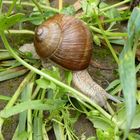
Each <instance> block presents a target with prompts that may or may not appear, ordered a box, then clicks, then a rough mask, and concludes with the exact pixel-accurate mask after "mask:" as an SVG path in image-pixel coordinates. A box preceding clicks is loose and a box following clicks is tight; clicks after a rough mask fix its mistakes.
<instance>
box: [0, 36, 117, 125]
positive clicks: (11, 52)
mask: <svg viewBox="0 0 140 140" xmlns="http://www.w3.org/2000/svg"><path fill="white" fill-rule="evenodd" d="M1 38H2V40H3V43H4V45H5V47H6V48H7V50H8V51H9V53H10V54H11V55H12V56H13V57H14V58H15V59H16V60H17V61H19V62H20V63H21V64H22V65H24V66H25V67H27V68H28V69H30V70H31V71H32V72H35V73H37V74H39V75H41V76H43V77H44V78H46V79H48V80H50V81H52V82H54V83H55V84H57V85H58V86H61V87H63V88H65V89H67V90H68V91H70V93H71V94H73V96H74V97H76V99H77V100H79V101H80V102H81V99H80V98H82V99H83V100H84V101H86V102H88V103H89V104H91V105H92V106H94V107H95V108H96V109H97V110H99V111H100V112H101V113H102V114H103V115H104V116H105V117H106V118H108V119H110V120H112V121H113V122H114V123H115V124H116V125H117V121H116V119H114V118H112V116H111V115H110V114H108V113H107V112H106V111H105V110H104V109H102V108H101V107H100V106H99V105H97V104H96V103H94V102H93V101H92V100H91V99H89V98H88V97H87V96H85V95H84V94H82V93H81V92H79V91H77V90H75V89H74V88H72V87H70V86H68V85H66V84H64V83H62V82H60V81H58V80H57V79H55V78H53V77H51V76H50V75H48V74H46V73H44V72H42V71H40V70H38V69H37V68H35V67H33V66H31V65H29V64H28V63H26V62H25V61H24V60H22V59H21V58H20V57H19V56H18V55H17V54H16V53H15V51H14V50H13V49H12V48H11V47H10V45H9V43H8V41H7V39H6V36H5V35H4V33H1Z"/></svg>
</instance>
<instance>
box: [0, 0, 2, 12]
mask: <svg viewBox="0 0 140 140" xmlns="http://www.w3.org/2000/svg"><path fill="white" fill-rule="evenodd" d="M1 13H2V0H0V14H1Z"/></svg>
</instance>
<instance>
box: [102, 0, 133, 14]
mask: <svg viewBox="0 0 140 140" xmlns="http://www.w3.org/2000/svg"><path fill="white" fill-rule="evenodd" d="M128 2H131V0H124V1H122V2H119V3H116V4H114V5H111V6H107V7H105V8H102V9H101V10H100V11H101V12H104V11H107V10H109V9H112V8H115V7H118V6H121V5H123V4H125V3H128Z"/></svg>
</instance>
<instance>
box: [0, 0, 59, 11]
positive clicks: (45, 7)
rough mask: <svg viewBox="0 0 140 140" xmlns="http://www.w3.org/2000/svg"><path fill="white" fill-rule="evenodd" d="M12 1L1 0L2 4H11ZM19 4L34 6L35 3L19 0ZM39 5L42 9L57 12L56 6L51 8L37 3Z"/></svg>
mask: <svg viewBox="0 0 140 140" xmlns="http://www.w3.org/2000/svg"><path fill="white" fill-rule="evenodd" d="M12 3H13V1H6V0H5V1H3V4H12ZM20 4H21V5H23V6H30V7H35V5H34V4H33V3H30V2H21V3H20ZM39 6H40V7H41V8H43V9H47V10H51V11H54V12H56V13H59V10H58V9H56V8H52V7H49V6H46V5H42V4H39Z"/></svg>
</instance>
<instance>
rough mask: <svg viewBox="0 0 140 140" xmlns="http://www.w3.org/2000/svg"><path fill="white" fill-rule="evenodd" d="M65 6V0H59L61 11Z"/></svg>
mask: <svg viewBox="0 0 140 140" xmlns="http://www.w3.org/2000/svg"><path fill="white" fill-rule="evenodd" d="M62 8H63V0H59V11H61V10H62Z"/></svg>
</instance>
